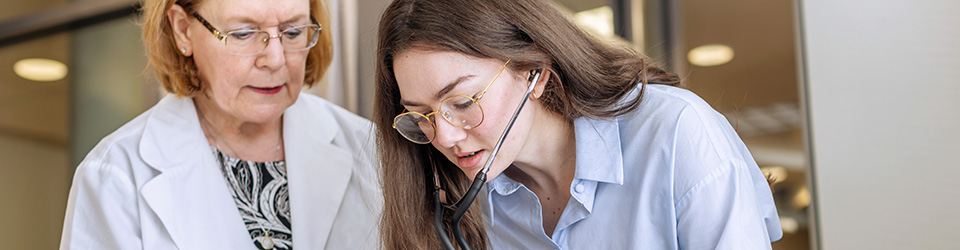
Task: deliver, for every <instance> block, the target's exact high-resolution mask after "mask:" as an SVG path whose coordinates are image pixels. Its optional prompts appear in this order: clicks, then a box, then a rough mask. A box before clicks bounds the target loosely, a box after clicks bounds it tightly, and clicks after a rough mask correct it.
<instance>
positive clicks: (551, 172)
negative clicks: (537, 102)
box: [504, 108, 577, 195]
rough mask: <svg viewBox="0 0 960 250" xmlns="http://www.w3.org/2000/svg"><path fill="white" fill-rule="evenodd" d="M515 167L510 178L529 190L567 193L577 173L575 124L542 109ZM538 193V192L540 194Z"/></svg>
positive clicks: (511, 168) (508, 174)
mask: <svg viewBox="0 0 960 250" xmlns="http://www.w3.org/2000/svg"><path fill="white" fill-rule="evenodd" d="M537 113H538V115H537V117H535V118H534V122H533V126H532V127H535V128H537V129H536V133H533V132H532V131H531V133H529V134H528V138H527V140H526V142H525V145H523V148H522V149H521V151H520V153H519V154H518V156H517V159H516V161H514V162H513V166H512V167H510V168H508V169H506V170H505V171H504V173H505V174H507V176H509V177H510V178H511V179H514V180H516V181H518V182H520V183H523V184H524V185H526V186H528V187H530V188H531V189H532V190H533V191H534V192H536V193H538V195H540V193H544V194H553V193H561V194H562V193H564V192H566V193H568V194H569V188H570V182H571V181H573V176H574V173H575V171H576V153H577V150H576V136H575V134H574V129H573V122H571V121H569V120H567V119H565V118H563V117H562V116H560V115H559V114H556V113H553V112H551V111H547V110H545V109H542V108H540V109H539V110H538V112H537ZM538 191H539V192H538Z"/></svg>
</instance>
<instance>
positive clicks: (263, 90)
mask: <svg viewBox="0 0 960 250" xmlns="http://www.w3.org/2000/svg"><path fill="white" fill-rule="evenodd" d="M283 86H285V85H280V86H276V87H272V88H257V87H250V89H252V90H253V91H254V92H257V93H260V94H264V95H273V94H276V93H280V90H281V89H283Z"/></svg>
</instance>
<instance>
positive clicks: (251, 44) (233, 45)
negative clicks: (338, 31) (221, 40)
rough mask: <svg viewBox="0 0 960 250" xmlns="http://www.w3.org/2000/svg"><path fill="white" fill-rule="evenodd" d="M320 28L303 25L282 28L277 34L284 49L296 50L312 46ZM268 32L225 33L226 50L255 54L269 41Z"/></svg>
mask: <svg viewBox="0 0 960 250" xmlns="http://www.w3.org/2000/svg"><path fill="white" fill-rule="evenodd" d="M319 33H320V28H319V27H317V26H316V25H304V26H298V27H294V28H290V29H287V30H284V31H282V32H281V33H280V35H278V37H279V38H280V44H282V45H283V48H284V50H287V51H298V50H305V49H309V48H310V47H313V46H314V45H315V44H316V42H317V37H319ZM270 38H271V36H270V33H267V32H266V31H262V30H237V31H231V32H228V33H227V37H226V41H225V42H226V45H227V50H228V51H230V52H232V53H235V54H256V53H260V52H261V51H263V49H264V48H266V47H267V44H268V43H269V42H270Z"/></svg>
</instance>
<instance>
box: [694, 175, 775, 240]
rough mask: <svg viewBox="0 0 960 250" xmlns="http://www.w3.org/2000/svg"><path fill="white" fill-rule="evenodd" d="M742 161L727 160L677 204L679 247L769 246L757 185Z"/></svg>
mask: <svg viewBox="0 0 960 250" xmlns="http://www.w3.org/2000/svg"><path fill="white" fill-rule="evenodd" d="M745 165H746V164H743V162H742V161H736V160H730V161H727V162H724V163H723V164H722V165H721V166H719V167H718V168H716V169H715V170H714V171H713V172H712V173H710V174H709V175H708V176H706V177H705V178H704V179H702V181H701V182H699V183H697V184H696V185H695V186H694V187H693V188H692V189H691V190H690V191H689V192H687V193H686V194H685V195H683V197H682V198H681V199H680V201H679V202H678V203H677V204H676V209H677V238H678V241H679V244H680V249H770V248H771V245H770V237H769V236H768V234H767V225H766V223H765V222H764V216H763V213H762V212H761V210H760V207H761V206H760V201H759V200H758V199H757V194H756V189H755V188H754V185H753V181H752V179H751V177H750V174H749V173H747V172H746V170H747V166H745Z"/></svg>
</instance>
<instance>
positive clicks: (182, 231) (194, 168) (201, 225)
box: [140, 96, 253, 249]
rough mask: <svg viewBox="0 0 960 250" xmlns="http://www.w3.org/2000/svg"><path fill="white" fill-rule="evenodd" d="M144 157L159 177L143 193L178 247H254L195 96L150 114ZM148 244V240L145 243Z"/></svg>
mask: <svg viewBox="0 0 960 250" xmlns="http://www.w3.org/2000/svg"><path fill="white" fill-rule="evenodd" d="M140 155H142V156H143V159H144V161H145V162H146V163H147V164H148V165H149V166H151V167H153V168H154V169H156V170H157V171H159V174H158V175H157V176H156V177H154V178H153V179H151V180H150V181H148V182H147V183H146V184H144V186H143V188H142V189H141V190H140V193H141V195H142V196H143V199H144V200H145V201H146V204H147V205H148V206H149V208H150V210H152V211H153V212H154V213H156V214H157V217H159V219H160V221H161V222H162V223H163V226H164V228H166V230H167V232H168V233H169V235H170V237H171V238H172V239H173V241H174V243H175V244H176V245H177V247H178V248H179V249H252V247H253V244H251V242H250V241H249V240H238V239H249V238H250V236H249V233H248V232H247V231H246V226H244V224H243V222H242V219H241V218H240V214H239V212H238V211H237V207H236V204H235V203H234V201H233V199H232V198H231V197H232V196H231V195H230V193H229V191H228V190H227V186H226V184H225V180H224V179H223V175H222V173H221V172H220V169H219V168H218V167H217V166H218V165H217V163H216V159H215V158H214V157H213V153H212V151H211V149H210V147H209V144H208V143H207V140H206V139H205V137H204V135H203V132H202V130H201V129H200V123H199V120H198V117H197V113H196V109H195V108H194V105H193V101H192V99H190V98H175V97H173V96H167V97H165V98H164V99H163V100H161V101H160V103H158V104H157V106H156V107H155V110H153V111H152V112H151V113H150V117H149V118H148V121H147V124H146V127H145V128H144V132H143V138H142V139H141V142H140ZM145 243H147V242H145Z"/></svg>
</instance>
